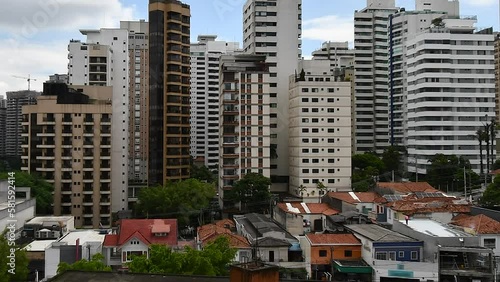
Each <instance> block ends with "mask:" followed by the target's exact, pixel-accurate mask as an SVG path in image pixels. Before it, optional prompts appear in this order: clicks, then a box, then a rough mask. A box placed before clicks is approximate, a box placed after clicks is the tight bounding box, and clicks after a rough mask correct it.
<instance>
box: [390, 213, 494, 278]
mask: <svg viewBox="0 0 500 282" xmlns="http://www.w3.org/2000/svg"><path fill="white" fill-rule="evenodd" d="M392 227H393V230H395V231H398V232H400V233H403V234H405V235H407V236H411V237H413V238H416V239H418V240H421V241H424V242H425V246H424V253H423V257H424V260H425V261H427V262H434V263H437V264H438V267H439V268H438V276H439V280H436V281H446V280H448V281H454V279H455V277H456V276H457V277H458V276H461V277H463V276H466V277H468V278H469V279H470V280H468V281H493V276H494V275H493V274H494V268H493V250H492V249H488V248H484V247H481V242H480V240H479V239H480V238H479V237H478V236H473V235H471V234H468V233H466V232H463V231H462V230H459V229H457V228H454V227H453V226H452V225H449V224H444V223H441V222H438V221H435V220H432V219H426V218H422V219H410V220H409V221H408V223H406V222H405V221H404V220H400V221H395V222H394V224H393V226H392Z"/></svg>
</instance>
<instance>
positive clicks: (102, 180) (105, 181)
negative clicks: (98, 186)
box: [100, 178, 111, 183]
mask: <svg viewBox="0 0 500 282" xmlns="http://www.w3.org/2000/svg"><path fill="white" fill-rule="evenodd" d="M100 182H101V183H111V179H102V178H101V179H100Z"/></svg>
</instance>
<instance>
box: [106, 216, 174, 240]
mask: <svg viewBox="0 0 500 282" xmlns="http://www.w3.org/2000/svg"><path fill="white" fill-rule="evenodd" d="M155 233H166V236H156V235H155ZM132 238H136V239H139V240H141V241H142V242H143V243H144V244H146V245H149V244H166V245H169V246H176V245H177V219H122V220H120V222H119V223H118V232H117V234H112V235H106V240H105V241H104V246H109V247H110V246H121V245H123V244H125V243H126V242H128V241H129V240H130V239H132Z"/></svg>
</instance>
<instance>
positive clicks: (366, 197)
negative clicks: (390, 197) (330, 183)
mask: <svg viewBox="0 0 500 282" xmlns="http://www.w3.org/2000/svg"><path fill="white" fill-rule="evenodd" d="M327 195H328V197H330V198H334V199H338V200H341V201H342V202H346V203H350V204H357V203H385V202H387V200H386V199H384V198H383V197H382V196H380V195H379V194H377V193H375V192H329V193H328V194H327ZM353 196H354V197H353Z"/></svg>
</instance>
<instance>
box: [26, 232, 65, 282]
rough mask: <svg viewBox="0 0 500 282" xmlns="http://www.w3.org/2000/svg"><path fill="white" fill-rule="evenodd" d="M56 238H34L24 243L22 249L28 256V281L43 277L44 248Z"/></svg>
mask: <svg viewBox="0 0 500 282" xmlns="http://www.w3.org/2000/svg"><path fill="white" fill-rule="evenodd" d="M56 241H57V240H36V241H33V242H31V243H29V244H28V245H26V246H25V247H24V248H23V250H24V251H26V257H27V258H28V269H29V273H30V274H29V275H28V281H35V280H36V277H38V279H39V280H43V278H45V248H47V247H48V246H49V245H50V244H52V243H54V242H56Z"/></svg>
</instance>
